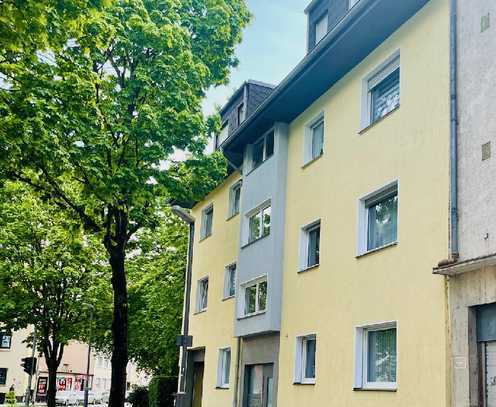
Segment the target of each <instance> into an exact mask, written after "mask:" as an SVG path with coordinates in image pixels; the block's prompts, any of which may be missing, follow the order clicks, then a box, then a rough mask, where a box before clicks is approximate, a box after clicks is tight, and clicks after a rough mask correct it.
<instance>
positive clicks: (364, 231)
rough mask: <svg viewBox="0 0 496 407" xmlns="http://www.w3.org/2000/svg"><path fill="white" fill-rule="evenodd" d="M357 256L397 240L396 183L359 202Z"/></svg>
mask: <svg viewBox="0 0 496 407" xmlns="http://www.w3.org/2000/svg"><path fill="white" fill-rule="evenodd" d="M359 205H360V225H359V229H360V231H359V242H358V254H359V255H360V254H364V253H366V252H369V251H372V250H376V249H379V248H381V247H384V246H388V245H390V244H393V243H396V242H397V239H398V183H397V182H394V183H392V184H390V185H388V186H386V187H384V188H382V189H381V190H379V191H377V192H374V193H373V194H371V195H369V196H367V197H365V198H362V199H361V200H360V204H359Z"/></svg>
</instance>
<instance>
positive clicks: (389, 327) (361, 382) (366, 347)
mask: <svg viewBox="0 0 496 407" xmlns="http://www.w3.org/2000/svg"><path fill="white" fill-rule="evenodd" d="M356 351H357V354H356V357H355V363H356V367H355V368H356V369H355V370H356V371H355V388H358V389H360V388H363V389H377V390H380V389H396V370H397V356H396V355H397V347H396V323H395V322H391V323H385V324H378V325H372V326H367V327H360V328H357V337H356Z"/></svg>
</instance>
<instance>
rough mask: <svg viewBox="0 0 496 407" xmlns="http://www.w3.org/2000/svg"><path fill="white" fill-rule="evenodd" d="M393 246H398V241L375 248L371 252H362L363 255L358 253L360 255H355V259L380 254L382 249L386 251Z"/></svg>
mask: <svg viewBox="0 0 496 407" xmlns="http://www.w3.org/2000/svg"><path fill="white" fill-rule="evenodd" d="M394 246H398V241H395V242H392V243H388V244H385V245H384V246H380V247H377V248H375V249H372V250H368V251H366V252H363V253H360V254H357V255H356V256H355V258H356V259H360V258H362V257H365V256H368V255H369V254H374V253H377V252H380V251H382V250H384V249H388V248H390V247H394Z"/></svg>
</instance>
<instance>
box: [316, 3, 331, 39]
mask: <svg viewBox="0 0 496 407" xmlns="http://www.w3.org/2000/svg"><path fill="white" fill-rule="evenodd" d="M321 23H325V31H324V33H323V35H322V37H320V38H319V39H317V29H318V28H319V24H321ZM313 30H314V35H315V45H317V44H318V43H319V42H320V41H322V40H323V39H324V38H325V37H326V35H327V33H328V32H329V12H328V11H326V12H324V13H323V14H322V15H321V16H320V17H319V18H318V19H317V20H315V23H314V24H313Z"/></svg>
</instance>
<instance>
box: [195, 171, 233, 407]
mask: <svg viewBox="0 0 496 407" xmlns="http://www.w3.org/2000/svg"><path fill="white" fill-rule="evenodd" d="M239 178H240V176H239V174H238V173H234V174H232V175H231V176H230V177H229V178H227V179H226V181H225V182H224V183H223V184H222V185H221V186H219V187H218V188H217V189H215V190H214V191H213V192H212V193H210V194H209V195H208V196H207V197H206V198H205V199H204V200H203V201H202V202H200V203H198V204H197V205H196V206H195V207H194V208H193V210H192V215H193V216H194V217H195V219H196V221H195V240H194V248H193V253H194V256H193V267H192V291H191V314H192V316H191V319H190V334H191V335H192V336H193V349H202V348H204V349H205V374H204V379H203V398H202V399H203V403H202V407H219V406H231V405H232V401H233V397H234V393H233V392H234V390H233V389H234V384H235V370H236V362H235V360H236V352H237V340H236V338H234V315H235V300H234V298H230V299H227V300H224V299H223V297H224V275H225V274H224V273H225V267H226V266H228V265H229V264H232V263H234V262H236V260H237V255H238V250H239V228H240V219H239V218H240V216H239V215H237V216H234V217H231V218H229V215H228V213H229V191H230V188H231V186H232V185H234V184H235V183H236V182H237V181H238V180H239ZM210 204H213V207H214V216H213V227H212V235H211V236H210V237H208V238H206V239H203V240H202V238H201V233H200V229H201V223H202V211H203V209H204V208H206V207H208V206H209V205H210ZM204 277H208V278H209V290H208V307H207V310H206V311H204V312H200V313H197V312H196V304H197V302H196V301H197V289H198V281H199V280H200V279H202V278H204ZM228 347H230V348H231V355H232V356H231V359H232V360H231V372H230V387H229V389H218V388H217V367H218V358H219V349H223V348H228Z"/></svg>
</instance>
